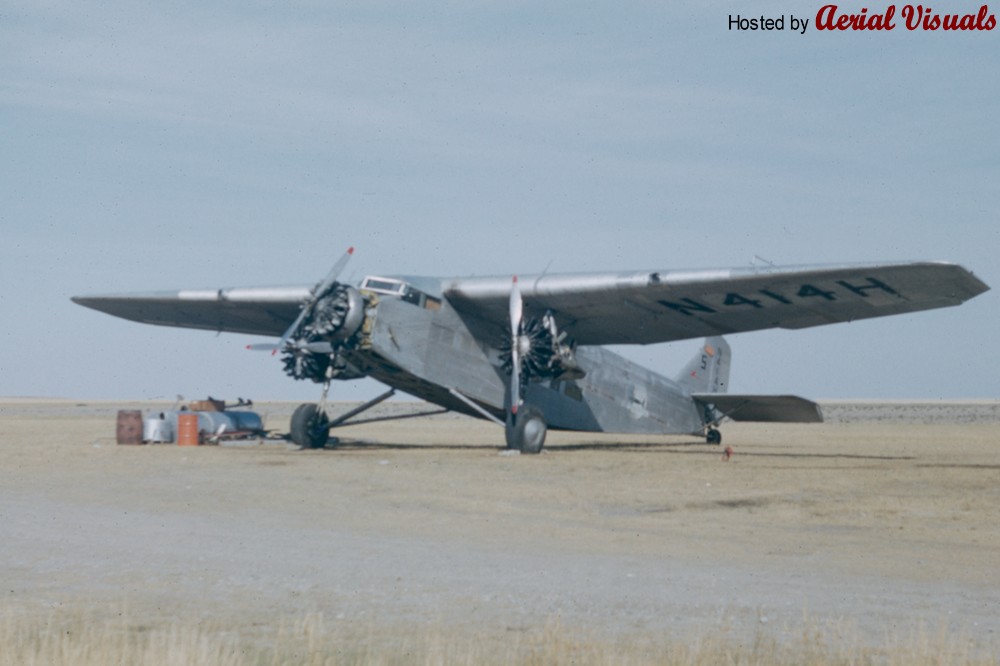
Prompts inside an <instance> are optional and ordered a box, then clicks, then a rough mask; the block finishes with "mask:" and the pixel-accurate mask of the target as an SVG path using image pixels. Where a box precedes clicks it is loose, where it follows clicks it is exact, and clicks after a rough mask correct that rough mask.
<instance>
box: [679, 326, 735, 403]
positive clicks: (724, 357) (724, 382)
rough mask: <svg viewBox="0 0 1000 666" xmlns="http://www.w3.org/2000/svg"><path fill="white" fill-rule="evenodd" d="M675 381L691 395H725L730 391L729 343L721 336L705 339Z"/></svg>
mask: <svg viewBox="0 0 1000 666" xmlns="http://www.w3.org/2000/svg"><path fill="white" fill-rule="evenodd" d="M675 381H676V382H677V383H678V384H680V385H681V386H683V387H684V388H685V389H687V390H688V392H689V393H725V392H726V391H727V390H729V343H728V342H726V341H725V340H724V339H723V338H722V337H721V336H715V337H711V338H705V342H704V344H702V346H701V349H699V350H698V353H697V354H695V356H694V358H692V359H691V361H690V362H689V363H688V364H687V365H686V366H684V369H683V370H682V371H681V373H680V374H679V375H678V376H677V378H676V379H675Z"/></svg>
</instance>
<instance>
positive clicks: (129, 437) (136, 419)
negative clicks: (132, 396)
mask: <svg viewBox="0 0 1000 666" xmlns="http://www.w3.org/2000/svg"><path fill="white" fill-rule="evenodd" d="M115 439H116V440H117V442H118V443H119V444H142V412H140V411H139V410H138V409H120V410H118V423H117V427H116V428H115Z"/></svg>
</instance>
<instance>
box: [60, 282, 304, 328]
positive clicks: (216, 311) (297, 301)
mask: <svg viewBox="0 0 1000 666" xmlns="http://www.w3.org/2000/svg"><path fill="white" fill-rule="evenodd" d="M308 295H309V288H308V287H262V288H246V289H202V290H184V291H169V292H168V291H164V292H150V293H138V294H120V295H106V296H74V297H73V302H74V303H78V304H80V305H83V306H85V307H88V308H92V309H94V310H99V311H101V312H105V313H107V314H110V315H114V316H116V317H122V318H123V319H130V320H132V321H138V322H142V323H144V324H157V325H159V326H177V327H180V328H200V329H205V330H208V331H228V332H232V333H249V334H251V335H273V336H280V335H281V334H282V333H284V332H285V329H286V328H288V326H289V324H291V323H292V322H293V321H294V320H295V318H296V317H297V316H298V314H299V307H300V306H301V305H302V301H303V300H305V298H306V296H308Z"/></svg>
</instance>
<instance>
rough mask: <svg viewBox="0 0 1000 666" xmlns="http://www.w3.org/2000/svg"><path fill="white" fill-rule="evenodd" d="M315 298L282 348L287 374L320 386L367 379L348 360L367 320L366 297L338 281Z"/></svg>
mask: <svg viewBox="0 0 1000 666" xmlns="http://www.w3.org/2000/svg"><path fill="white" fill-rule="evenodd" d="M314 299H315V301H314V304H313V306H312V307H311V308H310V309H309V311H308V313H307V315H306V316H305V317H304V318H302V319H301V321H300V322H299V325H298V327H297V328H296V329H295V330H294V331H292V332H291V334H290V335H289V336H288V339H287V341H286V344H285V346H284V348H283V349H282V360H283V362H284V366H285V373H286V374H288V376H290V377H293V378H294V379H310V380H312V381H314V382H317V383H323V382H325V381H328V380H330V379H357V378H360V377H363V376H364V374H363V373H361V372H360V371H358V370H357V369H355V368H353V367H352V366H351V365H350V363H348V362H347V360H346V359H345V358H344V351H346V350H348V349H351V348H353V347H354V346H356V345H357V333H358V331H359V330H360V329H361V324H362V323H363V322H364V319H365V308H366V303H365V298H364V296H362V295H361V292H359V291H358V290H357V289H355V288H354V287H351V286H349V285H344V284H340V283H337V282H335V283H334V284H332V285H331V286H330V287H329V288H328V289H327V291H326V293H324V294H316V295H315V296H314Z"/></svg>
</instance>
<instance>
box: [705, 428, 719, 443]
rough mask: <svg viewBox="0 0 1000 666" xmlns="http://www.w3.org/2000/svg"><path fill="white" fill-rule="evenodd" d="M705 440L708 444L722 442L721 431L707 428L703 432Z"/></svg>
mask: <svg viewBox="0 0 1000 666" xmlns="http://www.w3.org/2000/svg"><path fill="white" fill-rule="evenodd" d="M705 441H706V442H708V443H709V444H722V433H721V432H719V431H718V430H716V429H715V428H709V429H708V432H707V433H705Z"/></svg>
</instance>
